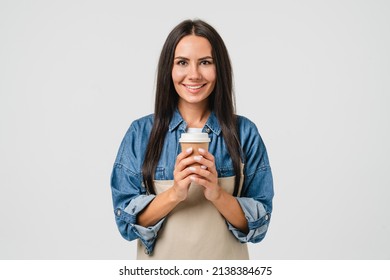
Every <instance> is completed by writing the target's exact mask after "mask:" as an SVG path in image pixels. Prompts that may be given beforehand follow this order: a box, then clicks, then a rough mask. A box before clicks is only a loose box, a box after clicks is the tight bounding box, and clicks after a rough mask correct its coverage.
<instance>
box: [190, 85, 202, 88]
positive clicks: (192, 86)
mask: <svg viewBox="0 0 390 280" xmlns="http://www.w3.org/2000/svg"><path fill="white" fill-rule="evenodd" d="M202 86H203V85H200V86H189V85H186V87H187V88H189V89H199V88H201V87H202Z"/></svg>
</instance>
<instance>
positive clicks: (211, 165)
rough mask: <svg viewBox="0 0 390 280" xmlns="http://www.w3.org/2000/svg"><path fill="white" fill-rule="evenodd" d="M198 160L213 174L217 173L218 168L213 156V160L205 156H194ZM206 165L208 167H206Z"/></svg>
mask: <svg viewBox="0 0 390 280" xmlns="http://www.w3.org/2000/svg"><path fill="white" fill-rule="evenodd" d="M193 158H194V160H195V161H196V162H198V163H199V164H200V165H201V166H204V167H202V168H203V169H207V170H209V171H210V172H212V173H213V174H216V173H217V170H216V169H215V164H214V157H212V160H210V159H207V158H205V157H204V156H194V157H193ZM205 167H206V168H205Z"/></svg>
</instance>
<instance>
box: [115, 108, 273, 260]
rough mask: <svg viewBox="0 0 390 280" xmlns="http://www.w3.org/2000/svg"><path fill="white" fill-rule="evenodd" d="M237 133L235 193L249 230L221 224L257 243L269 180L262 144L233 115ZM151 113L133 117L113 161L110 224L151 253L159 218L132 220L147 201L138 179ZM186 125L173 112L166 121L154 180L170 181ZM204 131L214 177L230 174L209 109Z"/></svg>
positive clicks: (266, 212) (264, 222)
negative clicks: (239, 182)
mask: <svg viewBox="0 0 390 280" xmlns="http://www.w3.org/2000/svg"><path fill="white" fill-rule="evenodd" d="M238 123H239V137H240V143H241V147H242V151H243V157H244V158H243V163H244V171H243V172H244V177H245V180H244V183H243V187H242V192H241V195H240V197H237V198H236V199H237V200H238V202H239V204H240V205H241V208H242V209H243V211H244V214H245V217H246V219H247V221H248V226H249V232H248V233H247V234H244V233H242V232H240V231H239V230H238V229H236V228H234V227H233V226H232V225H231V224H229V223H228V222H227V227H228V229H229V230H230V231H231V232H232V233H233V235H234V236H235V237H236V238H237V239H238V240H239V241H240V242H253V243H257V242H260V241H261V240H262V239H263V238H264V237H265V235H266V233H267V230H268V225H269V222H270V218H271V212H272V199H273V196H274V190H273V179H272V173H271V168H270V164H269V160H268V155H267V151H266V147H265V145H264V143H263V140H262V138H261V136H260V134H259V132H258V130H257V127H256V125H255V124H254V123H253V122H251V121H250V120H249V119H247V118H245V117H242V116H238ZM152 125H153V115H148V116H145V117H143V118H140V119H138V120H135V121H134V122H133V123H132V124H131V126H130V128H129V129H128V131H127V133H126V135H125V137H124V139H123V141H122V143H121V145H120V148H119V152H118V155H117V158H116V160H115V163H114V167H113V171H112V175H111V190H112V198H113V204H114V209H115V210H114V212H115V217H116V222H117V225H118V229H119V231H120V233H121V235H122V236H123V237H124V238H125V239H127V240H129V241H131V240H134V239H137V238H139V239H140V240H141V242H142V243H143V244H144V245H145V248H146V249H145V251H146V253H151V252H152V251H153V248H154V244H155V241H156V238H157V235H158V231H159V229H160V227H161V226H162V224H163V223H164V220H165V218H163V219H162V220H160V221H159V222H158V223H157V224H156V225H154V226H151V227H148V228H145V227H142V226H140V225H137V223H136V220H137V219H136V217H137V215H138V213H140V212H141V211H142V210H143V209H144V208H145V207H146V206H147V205H148V204H149V203H150V202H151V201H152V200H153V199H154V197H155V196H154V195H150V194H147V192H146V189H145V187H144V184H143V182H142V173H141V169H142V162H143V159H144V156H145V151H146V146H147V143H148V139H149V135H150V131H151V128H152ZM186 128H187V124H186V122H185V121H184V120H183V118H182V117H181V115H180V113H179V112H178V111H177V110H176V111H175V113H174V115H173V118H172V120H171V122H170V125H169V130H168V132H167V135H166V138H165V142H164V149H163V151H162V153H161V157H160V159H159V162H158V165H157V168H156V172H155V180H173V170H174V165H175V161H176V157H177V155H178V154H179V153H180V152H181V148H180V145H179V141H178V140H179V138H180V135H181V133H183V132H185V131H186ZM202 131H203V132H206V133H208V134H209V137H210V138H211V142H210V145H209V151H210V152H211V153H212V154H213V155H214V158H215V164H216V168H217V172H218V177H229V176H234V169H233V165H232V161H231V158H230V156H229V154H228V152H227V148H226V145H225V142H224V140H223V137H222V135H221V128H220V126H219V124H218V120H217V118H216V116H215V114H214V113H211V115H210V117H209V119H208V120H207V122H206V124H205V126H204V128H203V130H202Z"/></svg>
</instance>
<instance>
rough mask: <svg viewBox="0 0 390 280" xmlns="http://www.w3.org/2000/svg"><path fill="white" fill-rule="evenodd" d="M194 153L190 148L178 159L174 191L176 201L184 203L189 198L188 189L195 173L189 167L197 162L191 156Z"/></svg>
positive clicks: (174, 175)
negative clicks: (191, 177) (191, 176)
mask: <svg viewBox="0 0 390 280" xmlns="http://www.w3.org/2000/svg"><path fill="white" fill-rule="evenodd" d="M192 153H193V150H192V148H189V149H187V150H185V151H182V152H181V153H180V154H179V155H178V156H177V158H176V163H175V169H174V171H173V182H174V183H173V186H172V190H173V195H174V199H175V200H178V201H183V200H185V199H186V198H187V196H188V189H189V187H190V184H191V179H190V175H191V174H192V173H193V172H192V171H191V170H190V169H189V168H188V166H189V165H191V164H194V163H195V162H196V161H195V159H194V157H191V156H190V155H191V154H192Z"/></svg>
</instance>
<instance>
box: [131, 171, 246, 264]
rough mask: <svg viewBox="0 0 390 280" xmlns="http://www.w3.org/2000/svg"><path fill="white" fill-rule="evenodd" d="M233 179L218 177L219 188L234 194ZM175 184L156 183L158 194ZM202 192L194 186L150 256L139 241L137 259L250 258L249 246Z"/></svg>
mask: <svg viewBox="0 0 390 280" xmlns="http://www.w3.org/2000/svg"><path fill="white" fill-rule="evenodd" d="M234 178H235V177H234V176H233V177H225V178H219V179H218V182H219V185H220V186H221V187H222V188H223V189H224V190H225V191H227V192H228V193H230V194H232V193H233V189H234ZM242 181H243V180H241V184H240V191H241V187H242ZM172 185H173V180H166V181H155V187H156V193H157V194H159V193H161V192H163V191H165V190H167V189H168V188H170V187H171V186H172ZM203 189H204V187H202V186H200V185H196V184H194V183H192V184H191V186H190V189H189V195H188V198H187V199H186V200H185V201H183V202H181V203H180V204H179V205H178V206H177V207H176V208H175V209H174V210H172V212H171V213H170V214H169V215H168V216H167V218H166V220H165V222H164V224H163V226H162V227H161V229H160V231H159V233H158V237H157V240H156V244H155V247H154V250H153V252H152V254H151V255H147V254H146V253H145V252H144V250H145V248H144V245H143V244H142V243H141V242H140V240H138V243H137V259H139V260H142V259H162V260H168V259H176V260H179V259H181V260H185V259H189V260H196V259H199V260H207V259H214V260H215V259H217V260H222V259H236V260H238V259H244V260H247V259H249V255H248V248H247V245H246V243H240V242H239V241H238V240H237V239H236V238H235V237H234V235H233V234H232V233H231V232H230V231H229V229H228V226H227V224H226V221H225V219H224V218H223V217H222V215H221V214H220V213H219V212H218V210H217V209H216V208H215V207H214V206H213V204H212V203H211V202H210V201H208V200H207V199H206V198H205V197H204V194H203ZM240 191H239V193H240Z"/></svg>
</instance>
